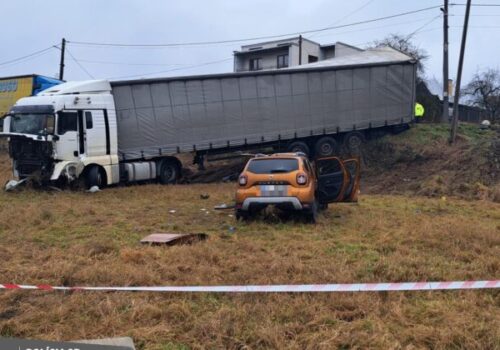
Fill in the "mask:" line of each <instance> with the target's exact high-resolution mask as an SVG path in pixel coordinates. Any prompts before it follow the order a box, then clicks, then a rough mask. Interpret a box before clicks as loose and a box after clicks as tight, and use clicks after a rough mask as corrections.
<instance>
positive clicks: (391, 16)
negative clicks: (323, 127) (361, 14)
mask: <svg viewBox="0 0 500 350" xmlns="http://www.w3.org/2000/svg"><path fill="white" fill-rule="evenodd" d="M436 8H439V6H430V7H425V8H421V9H418V10H413V11H407V12H402V13H397V14H394V15H390V16H384V17H378V18H373V19H369V20H364V21H358V22H353V23H348V24H342V25H337V26H330V27H324V28H319V29H312V30H306V31H302V32H294V33H286V34H279V35H267V36H260V37H253V38H244V39H229V40H217V41H198V42H186V43H167V44H119V43H99V42H86V41H68V43H70V44H72V45H84V46H108V47H140V48H155V47H156V48H158V47H179V46H198V45H216V44H226V43H237V42H243V41H253V40H265V39H274V38H279V37H283V36H292V35H301V34H302V35H303V34H311V33H317V32H324V31H327V30H332V29H339V28H345V27H351V26H355V25H360V24H366V23H373V22H378V21H383V20H386V19H391V18H396V17H401V16H406V15H410V14H414V13H419V12H424V11H430V10H433V9H436Z"/></svg>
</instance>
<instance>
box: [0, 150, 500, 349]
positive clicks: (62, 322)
mask: <svg viewBox="0 0 500 350" xmlns="http://www.w3.org/2000/svg"><path fill="white" fill-rule="evenodd" d="M2 157H3V158H2V159H1V160H2V161H1V162H0V164H1V165H0V181H1V182H2V183H3V182H5V180H7V178H9V177H10V174H9V165H8V164H7V158H6V157H5V155H3V156H2ZM233 190H234V184H197V185H177V186H160V185H156V184H147V185H136V186H126V187H125V186H123V187H115V188H109V189H106V190H104V191H102V192H99V193H95V194H90V193H85V192H70V191H65V192H56V191H52V192H48V191H36V190H32V189H24V190H21V191H19V192H15V193H5V192H0V240H1V241H0V242H1V243H0V276H1V277H0V280H1V281H0V283H25V284H54V285H68V286H69V285H96V286H98V285H117V286H126V285H137V286H139V285H219V284H268V283H273V284H275V283H276V284H281V283H351V282H385V281H392V282H403V281H423V280H426V281H433V280H469V279H498V278H499V277H500V205H499V204H498V203H495V202H493V201H489V200H464V199H460V198H457V197H447V198H441V197H435V198H429V197H423V196H404V195H396V194H393V195H387V194H372V192H371V193H370V194H365V193H364V191H363V189H362V193H361V195H360V201H359V203H358V204H339V205H333V206H330V208H329V209H328V211H326V212H324V213H322V214H321V215H320V219H319V223H318V224H317V225H309V224H305V223H301V222H294V221H284V222H283V221H280V220H279V219H277V218H276V217H274V216H273V215H269V216H267V217H265V218H262V219H261V220H256V221H254V222H250V223H238V222H236V221H235V219H234V217H231V216H229V214H231V212H227V211H217V212H216V211H213V210H212V207H213V206H214V205H215V204H219V203H222V202H225V203H230V202H231V200H232V196H233ZM204 193H206V194H209V195H210V198H209V199H206V200H203V199H201V198H200V194H204ZM202 209H207V210H206V211H203V210H202ZM171 210H175V213H170V211H171ZM231 226H234V227H235V229H234V230H230V229H229V228H230V227H231ZM152 232H205V233H207V234H208V235H209V238H208V239H207V240H206V241H204V242H200V243H196V244H193V245H184V246H171V247H165V246H143V245H140V243H139V240H140V239H141V238H142V237H144V236H146V235H147V234H149V233H152ZM0 336H4V337H7V336H9V337H22V338H40V339H50V340H71V339H82V338H101V337H113V336H131V337H132V338H133V339H134V341H135V343H136V346H137V347H138V349H157V350H160V349H163V350H165V349H190V348H195V349H196V348H200V349H201V348H211V349H216V348H231V349H265V348H266V349H267V348H279V349H281V348H288V349H334V348H340V349H351V348H352V349H356V348H359V349H361V348H362V349H364V348H376V349H400V348H403V349H421V348H422V349H426V348H433V349H460V348H464V349H465V348H466V349H499V348H500V293H499V291H498V290H479V291H447V292H389V293H378V294H377V293H367V294H363V293H357V294H355V293H336V294H326V293H325V294H253V295H246V294H231V295H226V294H203V293H201V294H177V293H170V294H169V293H164V294H158V293H157V294H153V293H125V292H123V293H113V292H106V293H103V292H73V293H62V292H44V291H0Z"/></svg>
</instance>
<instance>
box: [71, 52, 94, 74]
mask: <svg viewBox="0 0 500 350" xmlns="http://www.w3.org/2000/svg"><path fill="white" fill-rule="evenodd" d="M66 52H67V53H68V55H69V56H70V57H71V59H72V60H73V61H75V63H76V64H77V65H78V66H79V67H80V68H81V70H83V71H84V72H85V73H87V75H88V76H89V77H90V78H92V79H95V78H94V76H93V75H92V74H90V72H89V71H88V70H87V69H86V68H85V67H84V66H83V65H82V64H81V63H80V62H79V61H78V60H77V59H76V58H75V56H73V54H72V53H71V51H69V50H68V48H66Z"/></svg>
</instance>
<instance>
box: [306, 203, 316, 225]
mask: <svg viewBox="0 0 500 350" xmlns="http://www.w3.org/2000/svg"><path fill="white" fill-rule="evenodd" d="M303 214H304V218H305V219H306V221H307V222H309V223H311V224H315V223H316V222H317V220H318V202H317V201H314V202H313V203H312V204H311V207H310V208H308V209H304V210H303Z"/></svg>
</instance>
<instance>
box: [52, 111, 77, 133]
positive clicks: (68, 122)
mask: <svg viewBox="0 0 500 350" xmlns="http://www.w3.org/2000/svg"><path fill="white" fill-rule="evenodd" d="M68 131H78V114H77V113H76V112H59V113H58V118H57V133H58V134H59V135H63V134H65V133H66V132H68Z"/></svg>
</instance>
